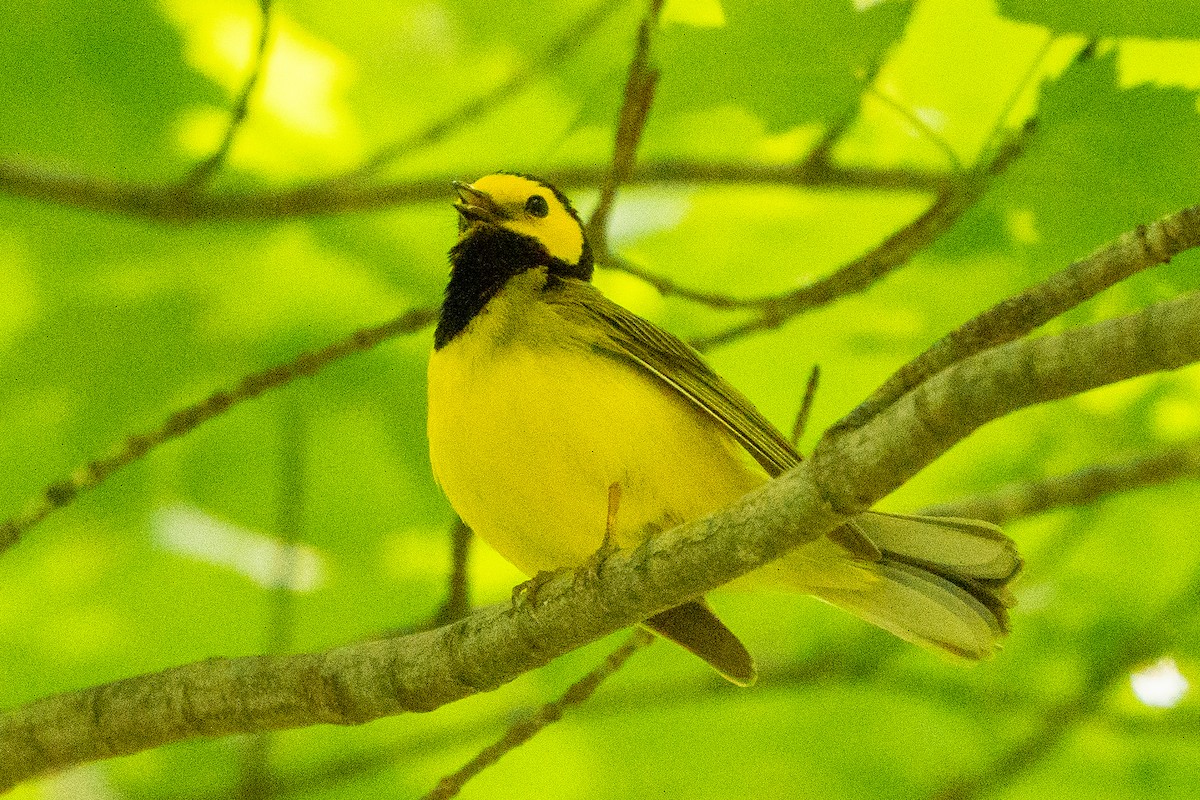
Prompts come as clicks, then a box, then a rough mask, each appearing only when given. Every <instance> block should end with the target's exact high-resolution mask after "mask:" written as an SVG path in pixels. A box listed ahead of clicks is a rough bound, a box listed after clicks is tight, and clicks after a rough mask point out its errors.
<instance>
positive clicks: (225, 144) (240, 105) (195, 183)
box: [180, 0, 272, 194]
mask: <svg viewBox="0 0 1200 800" xmlns="http://www.w3.org/2000/svg"><path fill="white" fill-rule="evenodd" d="M271 2H272V0H258V6H259V10H260V12H261V13H260V15H259V32H258V44H257V46H256V47H255V51H254V57H253V61H252V62H251V64H250V73H249V74H248V75H247V76H246V81H245V83H243V84H242V90H241V91H240V92H239V93H238V96H237V99H236V100H235V101H234V103H233V108H231V109H230V111H229V122H228V124H226V126H225V133H224V135H223V136H222V137H221V141H220V142H219V143H218V144H217V147H216V149H215V150H213V152H212V153H211V154H210V155H209V156H208V158H206V159H204V160H203V161H201V162H200V163H198V164H197V165H196V166H195V168H193V169H192V171H191V172H190V173H189V174H188V175H187V177H185V178H184V179H183V182H182V183H181V185H180V191H181V192H184V193H187V194H191V193H194V192H196V191H198V190H200V189H201V188H203V187H204V186H205V185H207V184H208V183H209V181H210V180H212V177H213V175H215V174H216V172H217V170H219V169H220V168H221V167H222V166H224V164H225V159H226V158H227V157H228V156H229V151H230V150H231V149H232V148H233V143H234V140H235V139H236V138H237V135H238V132H239V131H240V130H241V128H242V123H243V122H245V120H246V115H247V112H248V111H249V109H250V97H251V95H253V94H254V89H255V87H257V86H258V81H259V79H260V78H261V77H262V73H263V70H264V68H265V66H266V63H267V43H268V42H269V41H270V38H271Z"/></svg>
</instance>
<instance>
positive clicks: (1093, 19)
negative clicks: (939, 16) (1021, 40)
mask: <svg viewBox="0 0 1200 800" xmlns="http://www.w3.org/2000/svg"><path fill="white" fill-rule="evenodd" d="M997 5H998V7H999V9H1000V13H1001V14H1004V15H1005V16H1008V17H1012V18H1013V19H1016V20H1020V21H1022V22H1033V23H1037V24H1038V25H1045V26H1046V27H1048V28H1050V29H1051V30H1054V31H1056V32H1058V33H1079V34H1083V35H1084V36H1151V37H1155V38H1164V39H1171V38H1191V39H1195V38H1197V37H1200V9H1197V8H1196V5H1195V3H1191V2H1188V0H1119V1H1118V2H1112V1H1111V0H1072V1H1071V2H1064V1H1063V0H1050V2H1043V1H1042V0H999V2H998V3H997Z"/></svg>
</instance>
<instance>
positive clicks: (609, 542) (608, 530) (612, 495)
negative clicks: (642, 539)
mask: <svg viewBox="0 0 1200 800" xmlns="http://www.w3.org/2000/svg"><path fill="white" fill-rule="evenodd" d="M620 508H621V484H620V483H617V482H614V483H611V484H609V486H608V514H607V516H606V517H605V519H604V541H602V542H601V543H600V547H599V549H597V550H596V552H594V553H592V555H591V557H589V558H588V560H587V561H585V562H583V563H582V564H580V565H579V568H578V569H577V570H576V574H582V575H585V576H587V577H590V578H595V577H598V576H599V575H600V568H601V567H602V566H604V562H605V561H607V560H608V557H609V556H611V555H612V554H613V553H615V552H617V551H618V550H620V549H621V548H620V547H619V546H617V543H616V534H617V511H619V510H620Z"/></svg>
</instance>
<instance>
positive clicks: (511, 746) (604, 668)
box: [421, 628, 654, 800]
mask: <svg viewBox="0 0 1200 800" xmlns="http://www.w3.org/2000/svg"><path fill="white" fill-rule="evenodd" d="M653 643H654V635H653V634H652V633H649V632H648V631H646V630H645V629H644V628H638V629H637V630H635V631H634V632H633V634H632V635H631V636H630V637H629V638H628V639H627V640H626V641H625V643H624V644H623V645H621V646H620V647H618V648H617V649H616V650H614V651H613V652H611V653H609V654H608V657H607V658H605V659H604V661H602V662H601V663H600V666H598V667H596V668H595V669H593V670H592V671H591V672H589V673H588V674H587V675H584V676H583V677H582V678H580V679H579V680H578V681H576V682H575V683H573V684H572V685H571V687H570V688H569V689H567V691H566V692H564V693H563V696H562V697H560V698H558V699H557V700H555V701H553V702H551V703H547V704H545V705H544V706H542V707H541V708H539V709H538V710H537V713H536V714H534V715H533V716H531V717H530V718H529V719H525V720H521V721H520V722H518V723H516V724H515V725H513V726H511V727H510V728H509V729H508V730H507V731H505V732H504V736H502V737H501V738H500V741H498V742H495V743H494V744H491V745H488V746H487V747H485V748H484V749H483V750H481V751H480V752H479V753H478V754H476V756H475V757H474V758H472V759H471V760H470V761H468V762H467V763H466V764H464V765H463V766H462V767H461V768H460V769H458V770H456V771H455V772H453V773H451V774H450V775H447V776H446V777H444V778H442V779H441V780H440V781H439V782H438V785H437V786H436V787H435V788H434V789H433V791H431V792H429V793H428V794H426V795H425V796H424V797H422V798H421V800H449V798H451V797H457V796H458V793H459V792H461V791H462V788H463V786H465V785H466V783H467V781H469V780H471V778H474V777H475V776H476V775H478V774H479V773H480V772H482V771H483V770H485V769H487V768H488V767H490V766H491V765H492V764H495V763H496V762H497V761H499V760H500V759H501V758H502V757H503V756H504V755H505V754H506V753H509V752H511V751H513V750H515V749H516V748H518V747H520V746H521V745H523V744H525V743H526V742H528V741H529V740H530V739H532V738H533V737H534V736H536V735H537V734H539V733H541V732H542V731H543V730H544V729H545V728H546V727H547V726H549V725H551V724H553V723H555V722H558V721H559V720H560V719H562V715H563V713H564V712H566V711H567V710H568V709H570V708H572V707H573V706H578V705H582V704H583V703H585V702H587V699H588V698H589V697H591V696H592V694H593V693H594V692H595V691H596V690H597V689H599V688H600V684H601V683H603V682H604V681H606V680H607V679H608V678H610V677H611V676H612V675H613V674H614V673H616V672H617V671H618V670H620V669H621V667H623V666H625V662H626V661H628V660H629V657H630V656H632V655H633V654H634V653H636V652H637V651H639V650H641V649H643V648H645V647H646V646H647V645H650V644H653Z"/></svg>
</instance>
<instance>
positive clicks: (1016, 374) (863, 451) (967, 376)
mask: <svg viewBox="0 0 1200 800" xmlns="http://www.w3.org/2000/svg"><path fill="white" fill-rule="evenodd" d="M1194 224H1195V225H1196V226H1197V228H1200V214H1198V215H1197V218H1196V220H1195V222H1194ZM1195 234H1196V238H1197V243H1198V244H1200V230H1197V231H1196V232H1195ZM1197 330H1200V291H1198V292H1191V293H1189V294H1185V295H1181V296H1179V297H1177V298H1175V299H1173V300H1167V301H1164V302H1161V303H1156V304H1155V305H1152V306H1150V307H1149V308H1146V309H1144V310H1143V311H1140V312H1138V313H1136V314H1130V315H1128V316H1124V317H1118V318H1116V319H1110V320H1105V321H1103V322H1098V323H1096V324H1094V325H1088V326H1084V327H1081V328H1074V329H1072V330H1068V331H1066V332H1065V333H1062V334H1060V335H1058V336H1046V337H1042V338H1039V339H1025V340H1021V341H1016V342H1010V343H1008V344H1006V345H1003V346H1000V347H995V348H992V349H990V350H985V351H984V352H982V353H978V354H977V355H974V356H972V357H970V358H967V359H965V360H962V361H958V362H956V363H954V364H953V365H952V366H950V367H948V368H947V369H945V370H943V371H941V372H939V373H938V374H937V375H935V376H934V377H932V378H930V379H929V380H927V381H925V382H924V383H922V384H921V385H920V386H918V387H917V388H916V389H914V390H913V391H911V392H909V393H908V394H906V395H904V396H903V397H901V398H900V399H899V400H897V401H896V402H894V403H892V404H891V405H890V406H888V407H887V408H886V410H884V411H882V412H880V413H879V414H878V415H876V416H875V417H873V418H872V419H871V420H870V422H868V423H867V424H866V425H864V426H862V427H861V428H846V427H842V426H840V425H839V426H835V427H834V428H831V429H830V430H829V431H827V432H826V434H825V436H824V437H823V438H822V439H821V441H820V442H819V443H818V445H817V448H816V451H815V452H814V453H813V460H815V461H818V462H820V463H821V464H829V465H834V464H836V465H837V467H836V468H831V469H823V468H822V469H819V470H818V472H819V474H821V475H824V476H838V480H837V481H836V483H834V482H829V483H826V484H825V485H824V486H823V490H824V496H825V498H826V499H827V500H828V501H829V503H830V504H831V505H832V506H833V508H835V509H838V510H839V511H842V512H845V513H857V512H860V511H863V510H865V509H867V508H868V507H870V506H871V505H872V504H873V503H875V502H876V501H877V500H879V498H881V497H884V496H885V495H887V494H889V493H891V492H892V491H894V490H895V489H897V488H898V487H899V486H900V485H901V484H903V483H904V482H905V481H906V480H908V479H909V478H910V477H912V476H913V475H915V474H916V473H917V472H918V471H920V470H921V469H923V468H924V467H926V466H927V465H928V464H929V463H931V462H932V461H933V460H934V459H936V458H937V457H938V456H940V455H941V454H942V453H944V452H946V451H947V450H948V449H950V447H952V446H953V445H954V444H955V443H956V442H959V441H961V440H962V439H965V438H966V437H967V436H968V435H969V434H970V433H971V432H972V431H974V430H975V429H976V428H979V427H980V426H982V425H985V424H986V423H988V422H991V421H992V420H995V419H999V418H1000V417H1003V416H1005V415H1007V414H1010V413H1012V412H1013V411H1016V410H1018V409H1021V408H1026V407H1028V406H1031V405H1036V404H1039V403H1045V402H1048V401H1050V400H1060V399H1062V398H1064V397H1069V396H1071V395H1076V394H1081V393H1083V392H1086V391H1088V390H1089V389H1095V388H1096V387H1098V386H1105V385H1107V384H1110V383H1117V382H1119V381H1123V380H1126V379H1127V378H1132V377H1135V376H1138V375H1145V374H1148V373H1151V372H1157V371H1163V370H1173V369H1178V368H1179V367H1183V366H1186V365H1188V364H1191V363H1193V362H1195V361H1196V360H1197V359H1200V337H1198V336H1196V335H1195V331H1197ZM881 441H889V444H888V445H887V446H886V447H885V448H882V450H881V448H880V445H879V442H881Z"/></svg>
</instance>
